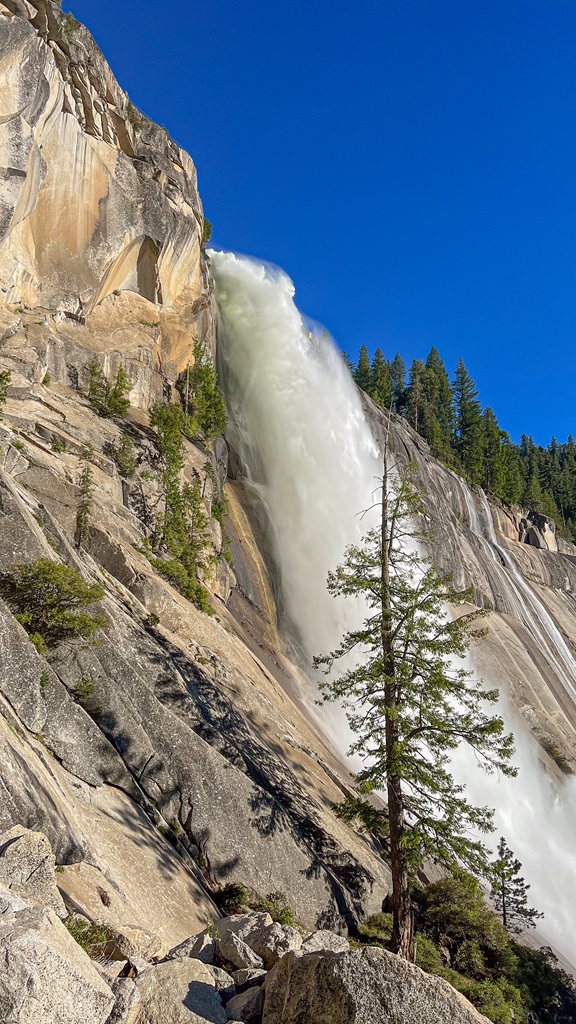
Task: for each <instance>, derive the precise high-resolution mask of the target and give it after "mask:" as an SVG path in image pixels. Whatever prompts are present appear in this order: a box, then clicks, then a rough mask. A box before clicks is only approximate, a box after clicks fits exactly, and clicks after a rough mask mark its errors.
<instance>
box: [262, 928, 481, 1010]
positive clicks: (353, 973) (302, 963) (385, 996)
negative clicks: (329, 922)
mask: <svg viewBox="0 0 576 1024" xmlns="http://www.w3.org/2000/svg"><path fill="white" fill-rule="evenodd" d="M264 993H265V1000H264V1013H263V1018H262V1024H300V1022H301V1021H306V1024H414V1022H415V1021H426V1024H488V1020H487V1018H486V1017H484V1016H482V1014H480V1013H478V1012H477V1011H476V1010H475V1009H474V1007H473V1006H471V1005H470V1003H469V1002H468V1001H467V1000H466V999H464V998H463V997H462V996H459V995H458V993H457V992H455V990H454V989H453V988H452V987H451V986H450V985H448V984H447V982H445V981H443V980H442V979H441V978H433V977H431V976H430V975H429V974H424V971H421V970H420V968H419V967H414V966H413V965H412V964H409V963H407V962H406V961H405V960H401V959H400V958H399V957H396V956H393V954H391V953H386V952H385V951H384V950H383V949H377V948H375V947H373V946H367V947H365V948H364V949H357V950H350V951H349V952H348V953H333V954H328V955H326V956H321V955H317V954H314V953H310V954H309V955H308V956H302V957H298V956H297V955H295V954H294V953H288V954H287V956H285V957H284V958H283V959H282V960H281V961H280V962H279V963H278V964H277V966H276V967H275V968H274V969H273V970H272V971H271V972H270V974H269V975H268V976H267V978H266V982H265V985H264Z"/></svg>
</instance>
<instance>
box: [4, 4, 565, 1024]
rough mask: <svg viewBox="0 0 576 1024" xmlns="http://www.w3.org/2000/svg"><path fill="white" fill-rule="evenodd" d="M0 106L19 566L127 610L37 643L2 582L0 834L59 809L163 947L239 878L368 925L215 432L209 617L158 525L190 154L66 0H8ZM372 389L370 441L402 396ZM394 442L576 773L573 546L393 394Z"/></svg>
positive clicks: (344, 833) (84, 886)
mask: <svg viewBox="0 0 576 1024" xmlns="http://www.w3.org/2000/svg"><path fill="white" fill-rule="evenodd" d="M0 103H1V105H2V109H1V111H0V115H1V116H0V140H1V141H0V154H1V156H0V164H1V166H2V172H1V181H0V204H1V214H0V370H8V371H9V372H10V375H11V376H10V388H9V395H8V399H7V401H6V404H5V406H4V409H3V413H2V419H1V420H0V571H2V570H6V569H8V568H10V567H11V566H13V565H14V564H15V563H17V562H31V561H33V560H35V559H38V558H41V557H43V558H49V559H52V560H56V561H59V562H62V563H64V564H66V565H69V566H72V567H74V568H76V569H77V570H78V572H79V573H80V574H81V575H82V576H83V577H84V578H85V579H87V580H90V581H95V582H98V583H100V584H101V585H102V586H103V587H104V590H105V596H104V598H103V600H102V602H101V603H102V608H103V610H104V612H105V613H106V615H107V617H108V620H109V625H108V626H107V628H106V629H104V630H102V632H101V635H100V642H99V643H98V645H97V646H88V647H86V646H81V645H69V646H65V647H63V648H61V649H58V650H56V651H53V652H48V653H46V652H44V653H42V652H41V651H39V650H38V649H37V648H36V647H35V646H34V645H33V644H32V643H31V641H30V639H29V637H28V635H27V633H26V631H25V630H24V628H23V626H22V625H21V624H20V623H19V622H18V621H17V620H16V618H15V616H14V614H13V613H12V612H11V611H10V609H9V608H8V606H7V605H6V604H4V603H3V602H2V601H0V735H1V737H2V751H3V759H2V760H3V763H2V768H1V769H0V833H1V832H4V830H7V829H10V828H12V827H13V826H14V825H15V824H19V825H23V826H26V827H27V828H30V829H33V830H35V831H40V832H42V833H43V834H44V835H45V836H46V837H47V838H48V839H49V841H50V843H51V845H52V847H53V849H54V853H55V856H56V861H57V863H58V865H59V866H60V867H59V871H58V874H57V883H58V888H59V890H60V893H61V894H62V897H63V899H64V901H65V903H66V906H67V907H68V908H73V909H74V910H77V911H79V912H81V913H82V914H84V915H85V916H86V917H87V918H89V919H91V920H100V919H104V920H106V921H108V922H109V923H110V924H111V925H114V926H116V925H123V926H130V927H137V928H139V929H144V930H146V931H147V932H150V933H154V934H155V935H157V936H158V937H159V940H160V943H161V946H160V948H161V951H162V952H166V951H167V950H168V949H170V947H172V946H174V945H175V944H176V943H178V942H180V941H181V940H183V939H185V938H187V937H188V936H190V935H191V934H192V933H194V932H199V931H200V930H201V929H202V928H203V927H204V925H205V923H206V922H207V921H208V920H209V919H210V918H212V917H214V916H216V915H217V910H216V907H215V905H214V903H213V898H214V896H215V894H217V893H218V891H219V890H220V889H221V887H222V886H223V885H224V884H226V883H229V882H232V881H235V882H241V883H242V884H244V885H247V886H249V887H250V888H251V889H252V890H253V891H255V892H257V893H260V894H263V895H264V894H266V893H268V892H270V891H272V890H281V891H282V892H284V893H285V894H286V896H287V898H288V900H289V902H290V904H291V906H292V908H293V909H294V913H295V915H296V917H297V919H298V920H299V921H300V922H302V924H303V925H304V926H306V927H307V928H309V930H312V929H314V928H322V927H329V928H332V929H333V930H334V931H340V932H343V931H345V930H346V927H349V928H351V929H352V930H353V929H354V927H355V926H356V925H357V923H358V922H359V921H361V920H362V918H363V916H364V915H366V914H367V913H373V912H375V911H378V910H380V909H381V907H382V903H383V900H384V899H385V897H386V894H387V892H388V886H389V873H388V870H387V868H386V865H385V863H384V862H383V860H382V859H381V858H380V856H379V853H378V850H377V849H376V848H375V847H374V846H373V844H372V843H371V842H369V841H368V839H366V838H363V837H360V836H358V835H357V834H356V833H355V832H353V831H352V830H351V829H349V828H348V827H347V826H346V825H345V824H344V823H343V822H342V821H340V820H339V819H338V818H337V817H336V816H335V815H334V813H333V811H332V809H331V808H332V804H333V803H334V802H337V801H338V800H340V799H341V798H342V795H343V794H345V793H346V792H347V790H348V787H349V785H350V776H349V773H348V771H347V769H346V767H345V765H344V764H343V763H342V761H341V759H340V758H339V757H338V754H337V753H336V752H335V751H334V750H333V749H332V748H331V746H330V745H329V743H328V741H327V740H326V739H325V738H324V736H323V735H322V733H321V731H320V727H319V725H318V723H317V722H316V721H313V720H312V719H311V717H310V716H309V714H307V712H306V706H305V703H304V702H303V697H305V696H306V694H307V687H308V683H307V681H306V679H305V678H304V676H303V674H302V672H301V670H300V668H299V667H297V666H296V665H295V664H294V662H293V660H291V657H290V651H291V650H292V648H289V646H288V644H287V643H286V641H285V640H284V638H283V636H282V601H281V594H280V589H279V583H278V571H277V566H276V565H275V564H274V560H273V557H272V555H271V553H270V552H271V549H270V545H269V543H268V537H267V526H266V519H265V517H264V516H263V515H262V509H261V508H260V507H259V505H258V501H257V498H256V497H255V495H254V492H253V491H250V489H249V488H247V487H246V485H245V482H244V481H243V480H242V479H241V476H240V469H239V464H238V460H237V459H236V458H235V453H234V451H232V452H229V449H228V447H227V445H226V443H225V441H224V439H223V438H221V437H217V438H214V439H212V440H211V441H210V443H207V442H206V440H205V439H203V438H202V437H201V436H199V437H196V438H194V439H193V440H190V439H187V440H186V441H185V452H184V465H183V469H182V477H183V480H184V481H186V482H188V483H190V484H197V485H198V486H199V488H200V492H201V497H202V503H203V509H204V512H205V514H206V516H207V517H208V523H209V534H210V540H209V549H210V555H211V558H210V561H209V565H208V567H207V568H206V571H205V573H204V579H203V585H204V587H205V589H206V592H207V594H208V595H209V596H208V600H209V603H210V604H211V606H212V610H213V614H212V615H208V614H206V613H205V612H203V611H201V610H198V609H197V608H196V607H194V606H193V605H192V604H191V603H190V602H189V601H187V600H186V599H185V598H184V597H183V596H182V595H181V593H179V592H178V590H177V589H176V588H175V587H174V586H172V585H171V584H170V582H169V581H168V580H167V579H166V578H165V576H163V575H161V573H160V572H158V571H157V568H155V566H154V564H153V561H152V560H151V559H150V557H149V553H147V549H146V541H147V539H148V538H149V535H150V523H151V521H152V520H153V518H154V515H155V514H156V510H157V509H158V508H159V507H161V506H162V491H161V486H160V479H159V478H160V473H159V456H158V450H157V445H156V441H155V434H154V431H153V430H152V429H151V427H150V419H149V413H150V410H151V408H152V407H153V406H154V405H155V404H157V403H159V402H162V401H170V400H172V399H175V398H176V396H177V390H176V385H177V383H178V378H179V375H180V374H181V373H182V371H183V370H185V369H186V368H187V367H189V366H191V365H193V363H194V349H195V346H196V345H197V343H198V342H199V343H200V344H201V346H202V348H203V350H204V352H205V353H206V354H207V355H208V356H209V357H211V358H213V357H214V356H215V351H216V322H217V316H216V305H215V299H214V289H213V283H212V279H211V275H210V266H209V259H208V257H207V255H206V253H205V250H204V247H203V231H204V218H203V211H202V204H201V201H200V197H199V194H198V188H197V182H196V172H195V168H194V165H193V163H192V160H191V159H190V157H189V156H188V155H187V154H186V153H184V152H183V151H182V150H181V149H180V148H179V147H178V146H177V145H176V143H174V142H173V141H172V140H171V139H170V138H169V136H168V135H167V133H166V132H165V130H164V129H162V128H159V127H158V126H157V125H154V124H153V123H152V122H150V121H149V120H148V119H147V118H146V117H145V116H144V115H143V114H141V113H140V112H138V111H136V110H135V109H134V107H133V106H132V105H131V103H130V101H129V99H128V97H127V95H126V94H125V93H124V92H123V91H122V89H121V88H120V87H119V85H118V84H117V82H116V80H115V78H114V76H113V75H112V73H111V71H110V69H109V67H108V66H107V64H106V61H105V59H104V57H103V56H102V54H101V53H100V51H99V49H98V47H97V46H96V44H95V43H94V41H93V40H92V38H91V36H90V35H89V33H88V32H87V31H86V29H84V28H83V27H82V26H81V25H78V24H77V23H76V22H75V21H74V19H73V18H72V17H71V16H70V15H66V16H64V15H63V14H62V11H61V8H60V4H59V3H58V2H56V0H0ZM95 364H96V365H97V366H98V367H99V369H100V370H101V371H102V373H103V374H104V376H105V377H106V378H107V379H108V380H112V379H113V378H114V377H115V376H116V375H117V373H118V370H119V369H120V368H122V369H123V370H124V371H125V372H126V373H127V375H128V379H129V400H130V410H129V412H128V414H127V416H126V418H125V419H123V420H120V419H118V418H114V417H106V418H104V417H102V416H99V415H98V414H97V412H96V411H95V409H94V407H93V403H91V402H90V401H89V387H90V375H91V372H93V371H91V369H90V367H91V366H92V367H93V366H94V365H95ZM365 412H366V416H367V418H368V420H369V422H370V425H371V428H372V430H373V433H374V435H375V437H376V438H377V439H378V437H379V436H380V437H381V435H382V431H383V430H384V429H385V417H384V416H383V415H382V413H381V411H379V410H378V409H377V408H376V407H375V406H374V405H373V404H371V403H370V402H369V401H368V400H367V401H366V403H365ZM124 437H129V439H130V441H131V443H132V445H133V449H134V453H135V459H136V467H135V470H134V472H133V473H131V474H129V475H128V476H126V475H123V473H122V472H121V471H120V469H119V467H118V464H117V461H116V460H115V458H114V453H115V452H116V451H117V449H118V446H119V445H120V444H121V442H122V439H123V438H124ZM392 439H393V447H394V450H395V451H396V452H397V453H398V454H399V455H401V456H402V457H406V458H410V459H411V460H413V461H414V462H415V464H416V466H417V471H418V474H419V477H420V479H421V481H422V483H423V485H424V487H425V491H426V501H427V507H428V513H429V517H430V520H431V522H432V524H433V526H434V541H433V547H434V554H435V557H436V559H437V561H438V562H439V564H440V565H441V567H442V568H446V569H448V570H450V571H453V572H454V574H455V576H456V580H457V582H458V583H459V584H460V583H461V584H462V585H466V586H467V585H470V584H472V585H473V586H474V593H475V600H476V602H477V604H478V605H479V606H488V605H490V607H491V608H492V609H493V611H492V613H491V614H490V616H489V617H488V619H487V627H488V632H487V635H486V636H485V637H484V638H482V639H479V640H478V641H477V643H476V645H475V654H476V657H477V660H478V664H479V665H480V667H481V668H482V669H483V670H485V671H486V672H487V674H489V675H490V676H491V677H494V676H499V677H505V680H506V684H507V685H508V686H509V688H510V693H511V696H512V699H513V702H514V704H515V705H516V707H517V708H518V710H519V711H520V712H521V714H522V715H523V716H524V719H525V721H526V722H527V725H528V728H529V729H530V730H531V731H532V732H533V733H535V734H536V736H537V737H538V739H539V741H540V743H541V758H542V760H543V762H544V763H545V765H546V768H547V770H548V771H549V772H550V773H551V774H553V775H554V776H555V778H556V779H557V780H558V781H559V784H561V783H562V778H563V776H562V774H561V772H560V769H559V767H558V763H557V759H556V760H555V759H554V758H553V757H551V756H550V751H553V752H554V751H556V753H557V754H558V753H559V754H560V756H561V758H562V759H563V763H564V764H565V765H566V764H568V765H569V766H572V765H574V766H576V755H575V751H576V744H575V739H576V712H575V708H574V700H573V693H572V692H571V686H572V685H574V680H575V678H576V675H573V674H571V673H572V660H571V659H573V647H572V641H571V635H572V634H573V631H574V616H575V613H576V607H575V593H576V552H574V551H573V550H572V549H571V548H569V547H567V546H564V547H563V548H562V550H561V551H559V550H558V544H557V543H556V540H555V536H554V533H553V530H552V529H551V527H550V524H549V523H548V522H546V521H541V520H538V519H537V517H531V516H530V513H529V510H521V509H510V508H507V507H504V506H503V505H495V504H492V505H490V504H489V503H488V501H487V500H486V498H485V496H484V495H482V494H481V493H477V492H475V491H473V490H471V489H470V488H468V486H467V485H466V484H465V483H464V481H462V480H461V479H460V478H458V477H457V476H456V475H455V474H453V473H451V472H450V471H449V470H448V469H446V468H445V467H444V466H442V465H440V464H439V463H438V462H437V461H436V460H435V459H433V458H432V457H431V456H430V454H429V451H428V449H427V446H426V445H425V443H424V442H423V441H422V440H421V439H420V438H419V437H418V436H417V435H416V434H414V432H413V431H411V430H410V428H409V427H408V426H407V425H406V424H405V423H404V422H403V421H401V420H399V419H394V420H393V425H392ZM87 446H89V448H87ZM87 452H88V454H87ZM229 456H231V457H229ZM86 462H88V463H89V464H90V472H91V475H92V480H93V483H92V493H91V509H90V524H89V535H88V538H87V540H86V542H85V543H83V544H82V545H79V544H78V543H77V517H78V507H79V503H80V502H81V498H82V489H81V479H82V472H83V469H84V468H85V466H86ZM223 494H226V496H227V500H228V510H229V511H228V516H227V521H226V524H225V529H226V532H227V534H228V536H229V547H230V551H231V560H230V558H229V557H227V556H226V548H227V544H226V543H225V540H224V538H223V528H222V513H221V509H222V496H223ZM530 595H532V597H531V596H530ZM278 609H279V610H280V611H279V612H278ZM278 619H280V622H278ZM86 680H89V682H90V687H89V688H87V687H86ZM544 748H546V749H544ZM547 751H548V752H547ZM102 892H105V893H106V900H104V899H103V896H102ZM294 1012H296V1011H294ZM270 1019H272V1017H271V1018H270ZM273 1019H276V1017H274V1018H273ZM291 1019H292V1018H291Z"/></svg>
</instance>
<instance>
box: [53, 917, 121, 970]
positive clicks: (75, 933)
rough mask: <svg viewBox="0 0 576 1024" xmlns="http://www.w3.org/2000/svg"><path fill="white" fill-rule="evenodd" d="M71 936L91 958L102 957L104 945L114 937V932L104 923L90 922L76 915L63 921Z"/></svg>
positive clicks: (104, 949)
mask: <svg viewBox="0 0 576 1024" xmlns="http://www.w3.org/2000/svg"><path fill="white" fill-rule="evenodd" d="M64 924H65V925H66V927H67V929H68V931H69V932H70V935H71V936H72V938H73V939H74V940H75V941H76V942H77V943H78V945H79V946H81V947H82V949H83V950H84V952H85V953H87V954H88V956H89V957H90V959H91V960H97V959H99V958H100V957H103V956H104V954H105V952H106V946H107V945H108V943H109V942H110V940H111V939H113V938H114V932H113V931H112V930H111V929H110V928H108V927H107V926H106V925H105V924H90V922H89V921H82V920H81V919H80V918H78V917H67V918H66V920H65V921H64Z"/></svg>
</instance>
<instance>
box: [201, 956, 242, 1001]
mask: <svg viewBox="0 0 576 1024" xmlns="http://www.w3.org/2000/svg"><path fill="white" fill-rule="evenodd" d="M206 968H207V970H208V971H209V973H210V974H211V975H212V977H213V978H214V985H215V987H216V991H217V992H219V993H220V998H221V999H222V1001H223V1002H225V1003H226V1002H228V1000H229V999H232V997H233V996H235V995H236V985H235V984H234V978H232V977H231V976H230V975H229V974H228V971H223V970H222V968H221V967H213V966H212V964H207V965H206Z"/></svg>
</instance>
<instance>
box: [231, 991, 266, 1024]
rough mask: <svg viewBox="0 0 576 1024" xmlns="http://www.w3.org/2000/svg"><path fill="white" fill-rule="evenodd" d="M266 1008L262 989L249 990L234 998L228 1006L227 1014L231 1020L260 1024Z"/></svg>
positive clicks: (244, 1023) (245, 1023) (247, 1023)
mask: <svg viewBox="0 0 576 1024" xmlns="http://www.w3.org/2000/svg"><path fill="white" fill-rule="evenodd" d="M263 1008H264V993H263V992H262V989H260V988H249V989H246V991H245V992H241V993H240V994H239V995H237V996H234V999H231V1000H230V1002H229V1003H227V1004H226V1013H227V1014H228V1017H229V1018H230V1020H240V1021H242V1022H243V1024H260V1021H261V1020H262V1010H263Z"/></svg>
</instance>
